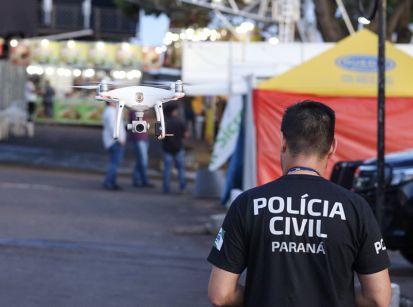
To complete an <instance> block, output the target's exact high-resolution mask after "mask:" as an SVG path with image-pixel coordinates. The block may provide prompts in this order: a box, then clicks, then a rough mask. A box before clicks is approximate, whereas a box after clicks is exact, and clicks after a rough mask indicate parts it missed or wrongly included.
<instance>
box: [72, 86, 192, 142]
mask: <svg viewBox="0 0 413 307" xmlns="http://www.w3.org/2000/svg"><path fill="white" fill-rule="evenodd" d="M109 85H110V84H109V83H108V82H106V81H102V82H101V83H100V84H99V85H94V86H76V87H78V88H85V89H96V99H97V100H100V101H106V102H111V103H115V104H116V105H117V116H116V125H115V127H116V128H115V131H114V133H113V138H115V139H117V138H118V137H119V129H120V125H121V122H122V121H121V119H122V111H123V109H124V108H125V107H126V108H128V109H130V110H132V111H135V115H136V120H134V121H132V123H130V124H128V126H127V128H128V130H131V131H132V132H133V133H146V132H147V130H148V129H149V124H148V123H147V122H146V121H145V120H144V119H143V116H144V111H146V110H148V109H150V108H154V109H155V114H156V120H157V122H156V124H155V135H156V136H157V137H158V139H163V138H165V136H167V135H166V127H165V118H164V114H163V106H162V104H163V103H165V102H168V101H172V100H178V99H179V98H182V97H184V96H185V93H184V89H183V83H182V81H180V80H178V81H176V82H174V83H171V84H169V86H167V89H165V88H158V87H152V86H128V87H123V88H117V89H113V90H109ZM164 87H165V86H164Z"/></svg>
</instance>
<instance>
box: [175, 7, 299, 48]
mask: <svg viewBox="0 0 413 307" xmlns="http://www.w3.org/2000/svg"><path fill="white" fill-rule="evenodd" d="M180 2H182V3H186V4H191V5H196V6H199V7H203V8H207V9H210V10H213V11H215V12H216V13H217V14H219V16H221V17H222V16H225V15H236V16H241V17H244V18H246V19H250V20H254V21H258V22H264V23H267V24H274V25H277V26H278V36H279V40H280V41H281V42H291V41H294V34H295V27H296V24H297V22H298V21H299V20H300V16H301V12H300V3H301V1H300V0H244V1H235V0H180Z"/></svg>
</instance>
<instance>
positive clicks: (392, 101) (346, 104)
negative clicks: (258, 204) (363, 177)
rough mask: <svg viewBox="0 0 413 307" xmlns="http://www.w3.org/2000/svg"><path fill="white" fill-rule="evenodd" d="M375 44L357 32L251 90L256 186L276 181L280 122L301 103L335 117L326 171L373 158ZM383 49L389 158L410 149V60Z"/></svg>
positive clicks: (374, 39) (364, 32)
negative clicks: (321, 106) (322, 106)
mask: <svg viewBox="0 0 413 307" xmlns="http://www.w3.org/2000/svg"><path fill="white" fill-rule="evenodd" d="M377 39H378V38H377V36H376V35H375V34H374V33H372V32H370V31H368V30H362V31H360V32H358V33H356V34H354V35H352V36H349V37H347V38H345V39H343V40H342V41H340V42H338V43H337V44H336V46H335V47H333V48H331V49H329V50H327V51H326V52H324V53H322V54H320V55H318V56H316V57H314V58H313V59H310V60H309V61H307V62H305V63H303V64H302V65H299V66H297V67H295V68H293V69H291V70H289V71H287V72H286V73H284V74H282V75H280V76H278V77H275V78H273V79H270V80H267V81H265V82H262V83H261V84H259V86H258V88H257V89H255V90H254V102H253V103H254V121H255V128H256V129H255V130H256V157H257V161H256V165H257V183H258V184H263V183H265V182H268V181H271V180H273V179H274V178H276V177H278V176H280V175H281V169H280V161H279V144H278V137H279V134H280V124H281V118H282V115H283V113H284V110H285V108H286V107H288V106H289V105H291V104H293V103H295V102H297V101H302V100H305V99H312V100H317V101H321V102H323V103H326V104H328V105H329V106H331V107H332V108H333V109H334V110H335V112H336V138H337V139H338V141H339V147H338V150H337V153H336V155H335V156H334V158H333V159H332V163H331V164H330V166H329V170H331V168H332V164H333V163H334V162H337V161H343V160H358V159H367V158H370V157H373V156H375V154H376V135H377V99H376V98H375V97H377V45H378V42H377ZM386 48H387V50H386V96H387V99H386V152H394V151H399V150H403V149H406V148H413V58H412V57H410V56H409V55H408V54H405V53H404V52H402V51H400V50H398V49H397V48H396V47H394V46H393V45H392V44H391V43H386ZM328 174H329V172H328V173H327V175H328Z"/></svg>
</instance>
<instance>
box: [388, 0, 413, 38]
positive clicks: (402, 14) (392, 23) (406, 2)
mask: <svg viewBox="0 0 413 307" xmlns="http://www.w3.org/2000/svg"><path fill="white" fill-rule="evenodd" d="M411 8H412V1H411V0H400V1H399V2H398V4H397V6H396V7H395V8H394V10H393V14H391V16H390V17H389V19H388V24H387V36H388V37H389V36H390V37H391V35H392V34H393V33H396V34H397V40H396V42H397V43H410V41H411V39H412V32H411V31H410V29H409V19H410V12H411Z"/></svg>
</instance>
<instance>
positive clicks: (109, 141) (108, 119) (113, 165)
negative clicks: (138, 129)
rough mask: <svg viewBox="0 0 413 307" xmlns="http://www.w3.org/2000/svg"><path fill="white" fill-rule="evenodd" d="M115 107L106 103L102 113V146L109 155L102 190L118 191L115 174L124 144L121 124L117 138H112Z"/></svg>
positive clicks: (124, 133) (122, 123) (123, 132)
mask: <svg viewBox="0 0 413 307" xmlns="http://www.w3.org/2000/svg"><path fill="white" fill-rule="evenodd" d="M116 113H117V112H116V105H115V104H114V103H112V102H107V103H106V108H105V111H104V112H103V132H102V139H103V145H104V147H105V149H106V150H107V152H108V154H109V165H108V168H107V171H106V176H105V180H104V182H103V188H105V189H107V190H114V191H116V190H120V186H119V185H118V184H117V180H116V178H117V174H118V169H119V166H120V164H121V162H122V159H123V152H124V145H125V142H126V131H125V124H124V122H123V119H122V122H121V127H120V130H119V138H118V139H117V140H115V139H114V138H113V132H114V131H115V128H116V127H115V126H116Z"/></svg>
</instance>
